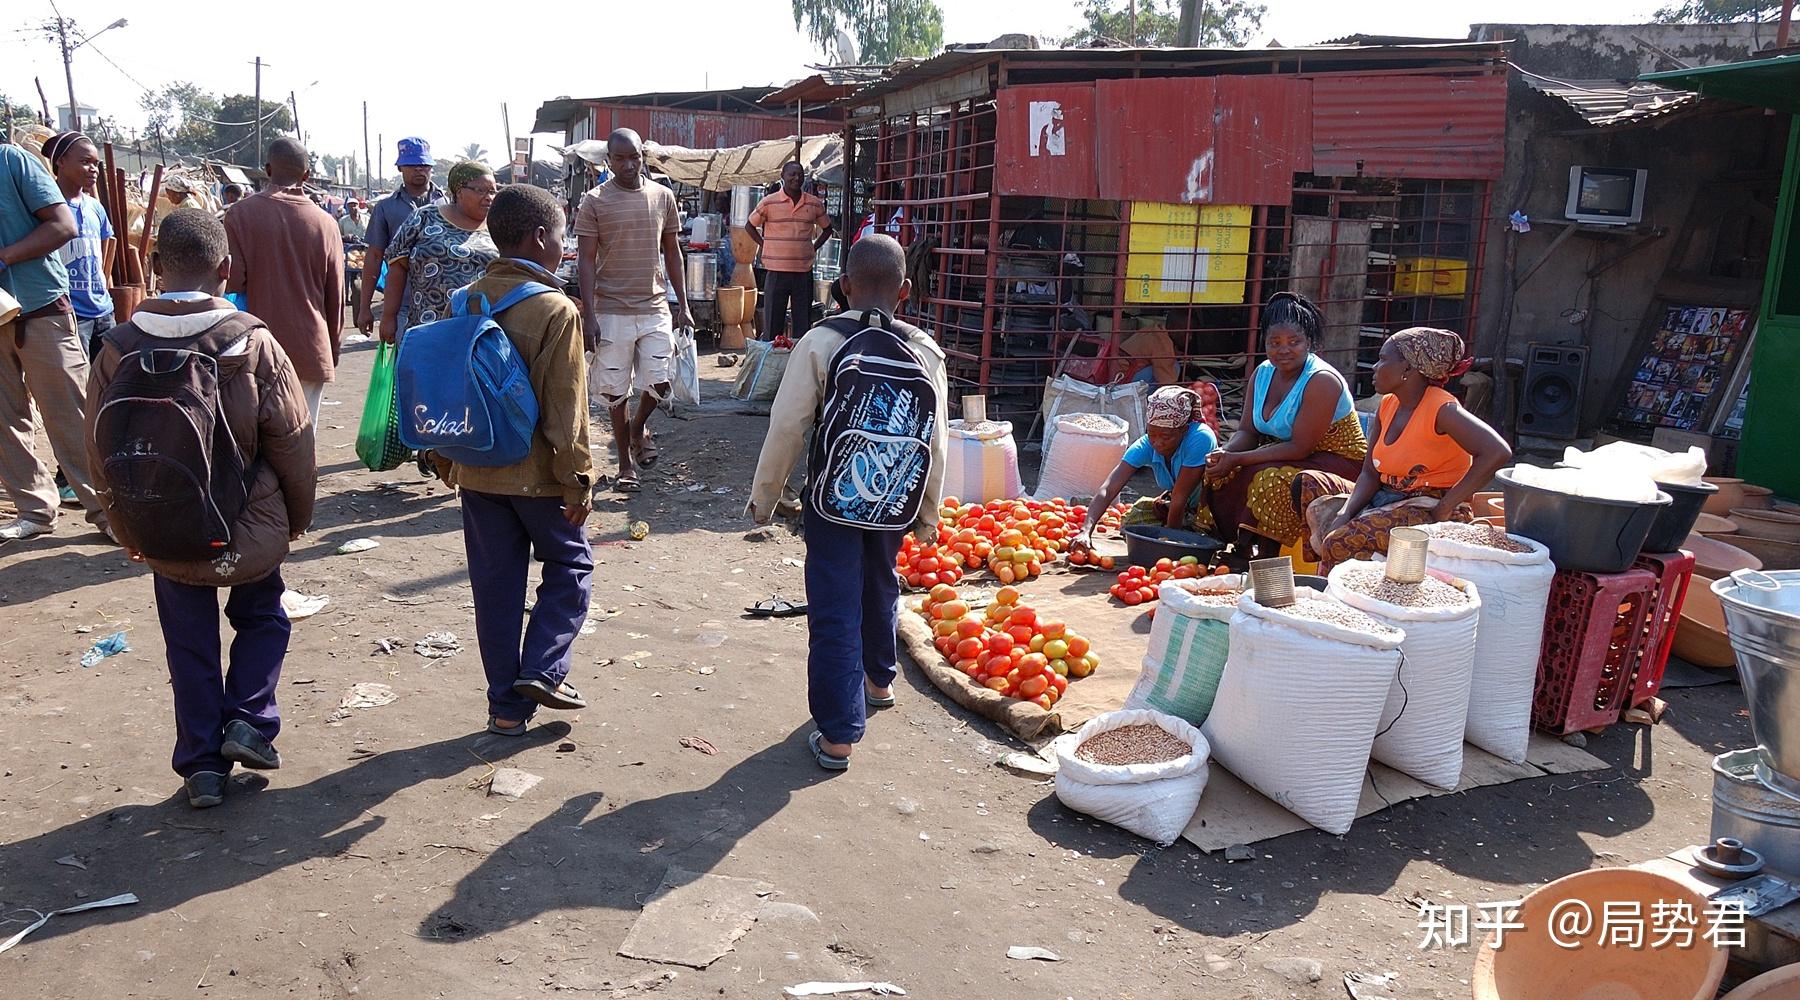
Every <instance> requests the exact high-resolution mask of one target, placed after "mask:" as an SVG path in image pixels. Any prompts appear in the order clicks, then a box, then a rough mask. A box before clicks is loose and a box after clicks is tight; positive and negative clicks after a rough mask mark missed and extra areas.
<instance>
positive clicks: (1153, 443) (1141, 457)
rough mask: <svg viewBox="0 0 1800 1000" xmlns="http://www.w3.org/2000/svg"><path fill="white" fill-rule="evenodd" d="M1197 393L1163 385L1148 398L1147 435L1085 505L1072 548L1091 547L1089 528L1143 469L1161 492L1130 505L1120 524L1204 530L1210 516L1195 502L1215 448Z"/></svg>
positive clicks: (1129, 449)
mask: <svg viewBox="0 0 1800 1000" xmlns="http://www.w3.org/2000/svg"><path fill="white" fill-rule="evenodd" d="M1200 414H1201V407H1200V395H1199V393H1196V392H1194V391H1193V390H1192V389H1184V388H1181V387H1180V386H1164V387H1163V388H1161V389H1158V390H1156V392H1155V393H1154V394H1153V395H1152V396H1151V397H1150V405H1149V412H1148V414H1147V417H1148V419H1147V420H1146V423H1148V424H1149V430H1148V432H1147V433H1146V434H1145V435H1144V436H1143V437H1140V438H1138V439H1137V441H1136V442H1134V443H1133V444H1132V445H1131V447H1129V448H1127V449H1125V457H1124V458H1121V459H1120V460H1119V464H1118V466H1117V467H1116V468H1114V469H1113V471H1112V475H1109V476H1107V477H1106V482H1105V483H1103V484H1102V485H1101V487H1100V493H1099V495H1098V496H1096V497H1094V502H1093V503H1092V504H1090V505H1088V516H1087V522H1086V523H1085V524H1083V525H1082V528H1081V534H1080V536H1079V537H1078V538H1077V544H1079V545H1081V546H1083V547H1086V546H1087V545H1089V544H1091V542H1092V538H1093V532H1094V526H1095V525H1097V524H1099V523H1100V518H1101V516H1102V515H1104V514H1105V513H1106V508H1108V507H1110V506H1112V502H1113V501H1114V500H1116V499H1118V496H1119V493H1120V492H1121V491H1122V490H1124V489H1125V484H1126V483H1128V482H1130V481H1131V477H1132V476H1133V475H1136V474H1137V471H1138V470H1139V469H1142V468H1144V467H1146V466H1148V467H1149V469H1150V474H1151V475H1152V476H1154V477H1155V478H1156V485H1157V486H1158V487H1160V488H1161V489H1162V491H1163V492H1162V495H1161V496H1155V497H1144V498H1143V499H1141V500H1139V501H1138V502H1137V503H1135V504H1133V505H1132V508H1131V511H1130V512H1129V513H1127V514H1126V515H1125V517H1124V518H1123V523H1125V524H1160V525H1164V526H1166V527H1170V528H1182V529H1186V530H1190V531H1208V530H1210V529H1211V528H1212V517H1211V515H1210V514H1209V513H1208V511H1207V509H1206V505H1204V504H1202V503H1201V502H1200V494H1201V489H1200V479H1201V475H1202V474H1203V473H1204V472H1205V471H1206V456H1208V455H1210V454H1212V451H1213V449H1214V448H1217V447H1218V446H1219V439H1218V437H1217V436H1216V435H1215V434H1213V431H1212V428H1210V427H1208V426H1206V424H1205V423H1203V422H1201V420H1200V419H1199V418H1200Z"/></svg>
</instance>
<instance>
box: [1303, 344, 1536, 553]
mask: <svg viewBox="0 0 1800 1000" xmlns="http://www.w3.org/2000/svg"><path fill="white" fill-rule="evenodd" d="M1462 355H1463V342H1462V338H1461V337H1458V336H1457V335H1456V334H1454V333H1451V332H1450V331H1448V330H1435V329H1432V328H1430V327H1423V326H1418V327H1413V328H1412V329H1410V330H1402V331H1400V332H1399V333H1396V334H1394V335H1393V336H1391V337H1389V338H1388V339H1387V342H1386V343H1385V344H1383V345H1382V346H1381V357H1380V359H1379V360H1377V361H1376V363H1375V390H1376V391H1377V392H1380V393H1382V394H1383V395H1382V397H1381V406H1380V408H1379V409H1378V410H1376V414H1375V426H1374V429H1373V430H1374V432H1373V434H1371V435H1370V438H1369V441H1370V445H1369V454H1368V457H1367V458H1365V459H1364V460H1363V468H1362V474H1361V475H1360V476H1358V477H1357V479H1356V482H1355V483H1351V482H1350V481H1349V480H1347V479H1344V478H1343V477H1341V476H1336V475H1332V474H1331V473H1329V472H1318V471H1307V472H1302V473H1300V475H1299V477H1298V478H1297V479H1295V480H1294V507H1295V511H1296V512H1297V513H1298V514H1300V515H1301V516H1302V517H1303V518H1304V519H1305V521H1306V524H1307V526H1308V527H1309V528H1310V529H1311V530H1310V531H1309V532H1308V548H1309V549H1310V550H1311V554H1313V555H1317V556H1318V557H1319V562H1320V568H1321V570H1329V569H1330V568H1331V567H1332V566H1335V565H1337V564H1338V563H1341V562H1348V561H1349V560H1352V559H1367V558H1369V557H1370V556H1373V555H1374V554H1376V553H1378V552H1380V553H1385V552H1386V551H1387V545H1388V532H1390V531H1392V530H1393V529H1394V528H1399V527H1407V526H1412V525H1418V524H1430V523H1433V522H1436V521H1468V520H1471V519H1472V516H1473V512H1472V511H1471V510H1470V508H1469V503H1468V501H1469V497H1470V496H1471V495H1472V494H1474V492H1475V491H1476V490H1479V489H1481V488H1482V487H1483V486H1484V485H1486V484H1487V483H1488V481H1489V480H1491V479H1492V478H1493V476H1494V473H1495V472H1496V471H1498V470H1499V469H1500V467H1501V466H1504V465H1505V464H1506V463H1507V462H1509V461H1511V460H1512V449H1511V448H1510V447H1508V446H1507V444H1506V442H1505V441H1504V440H1503V439H1502V438H1501V437H1500V435H1498V434H1496V433H1494V430H1493V428H1491V427H1489V426H1488V425H1487V424H1485V423H1482V422H1481V421H1480V420H1478V419H1476V418H1475V417H1474V416H1472V415H1470V414H1469V413H1468V412H1467V411H1465V410H1464V409H1463V408H1462V407H1461V406H1459V405H1458V404H1457V402H1456V397H1455V396H1452V395H1450V393H1448V392H1446V391H1445V390H1444V388H1443V386H1444V383H1445V382H1447V381H1448V380H1449V379H1450V378H1451V377H1452V376H1454V375H1460V374H1461V373H1462V372H1463V371H1464V370H1465V369H1466V368H1467V364H1466V363H1465V362H1464V361H1463V357H1462ZM1346 493H1348V494H1349V498H1348V500H1346V501H1345V502H1344V503H1343V509H1342V510H1341V511H1337V512H1336V513H1335V516H1332V515H1333V512H1334V509H1335V507H1336V501H1337V500H1338V499H1340V498H1342V497H1343V495H1344V494H1346ZM1315 504H1316V505H1317V506H1316V507H1315ZM1328 517H1329V520H1328V521H1327V518H1328Z"/></svg>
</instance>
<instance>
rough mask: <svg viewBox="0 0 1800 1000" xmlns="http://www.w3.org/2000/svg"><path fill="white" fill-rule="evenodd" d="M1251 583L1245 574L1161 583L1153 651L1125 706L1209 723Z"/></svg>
mask: <svg viewBox="0 0 1800 1000" xmlns="http://www.w3.org/2000/svg"><path fill="white" fill-rule="evenodd" d="M1247 586H1249V583H1248V581H1247V579H1246V578H1245V577H1244V576H1242V575H1239V574H1231V575H1228V576H1208V577H1200V578H1197V579H1193V580H1171V581H1169V582H1168V583H1164V584H1163V585H1162V586H1160V587H1159V588H1157V593H1158V595H1159V598H1160V599H1159V600H1158V601H1157V605H1156V618H1155V620H1154V621H1153V622H1152V623H1151V625H1150V650H1149V652H1147V653H1145V654H1144V672H1143V673H1141V674H1139V675H1138V681H1137V684H1136V686H1134V687H1133V688H1132V689H1131V693H1130V694H1129V695H1126V697H1125V707H1126V708H1151V709H1155V710H1156V711H1158V712H1167V713H1168V714H1170V715H1173V716H1175V717H1176V718H1178V719H1182V720H1184V721H1186V722H1191V723H1193V724H1194V725H1196V726H1198V725H1201V724H1203V723H1205V722H1206V717H1207V715H1208V714H1209V713H1211V712H1212V706H1213V697H1214V696H1215V695H1216V694H1217V693H1218V690H1219V678H1220V677H1222V676H1223V675H1224V673H1225V658H1226V656H1227V654H1229V653H1230V652H1231V616H1232V615H1235V614H1237V605H1238V598H1239V597H1241V596H1243V593H1244V588H1245V587H1247Z"/></svg>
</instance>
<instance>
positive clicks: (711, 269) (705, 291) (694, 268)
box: [687, 253, 719, 302]
mask: <svg viewBox="0 0 1800 1000" xmlns="http://www.w3.org/2000/svg"><path fill="white" fill-rule="evenodd" d="M718 293H719V258H717V257H715V256H713V255H712V254H710V253H694V254H690V255H689V256H688V259H687V294H688V298H690V299H696V300H698V301H701V302H711V301H712V300H713V298H714V297H715V296H717V295H718Z"/></svg>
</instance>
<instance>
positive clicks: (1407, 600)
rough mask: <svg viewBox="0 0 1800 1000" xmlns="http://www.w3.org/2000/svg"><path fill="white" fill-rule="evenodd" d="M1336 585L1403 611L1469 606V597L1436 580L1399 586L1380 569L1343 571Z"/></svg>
mask: <svg viewBox="0 0 1800 1000" xmlns="http://www.w3.org/2000/svg"><path fill="white" fill-rule="evenodd" d="M1337 582H1338V583H1339V584H1341V585H1342V586H1343V587H1344V588H1345V589H1346V590H1350V591H1352V592H1354V593H1358V594H1362V595H1364V596H1366V597H1373V598H1374V599H1375V600H1377V601H1381V602H1382V603H1384V604H1393V605H1397V606H1399V607H1403V608H1457V607H1462V606H1464V605H1466V604H1468V603H1469V595H1468V594H1466V593H1464V592H1463V591H1462V590H1460V589H1459V588H1456V587H1452V586H1450V585H1449V584H1447V583H1445V582H1444V581H1442V580H1439V579H1438V578H1437V577H1434V576H1427V577H1426V578H1425V579H1423V580H1420V581H1419V582H1418V583H1396V582H1394V581H1393V580H1389V579H1388V578H1387V573H1386V570H1384V569H1383V568H1382V567H1380V566H1374V565H1371V566H1368V567H1362V566H1358V567H1355V568H1351V569H1344V570H1340V571H1339V573H1338V576H1337Z"/></svg>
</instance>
